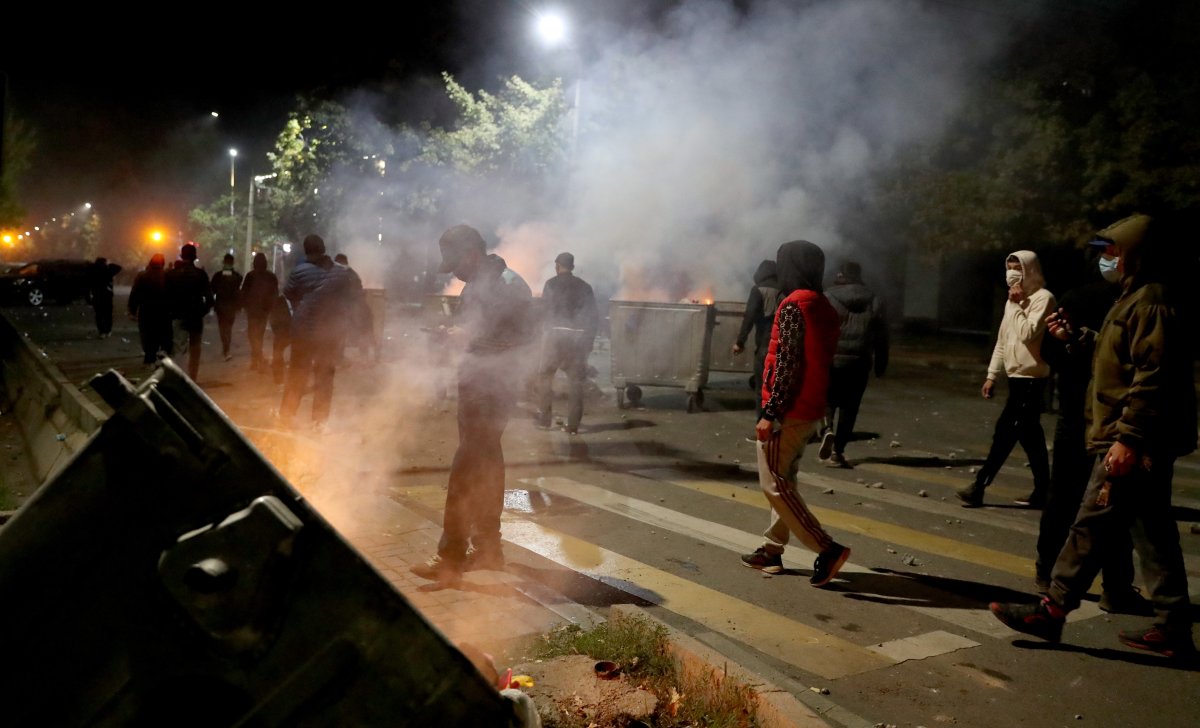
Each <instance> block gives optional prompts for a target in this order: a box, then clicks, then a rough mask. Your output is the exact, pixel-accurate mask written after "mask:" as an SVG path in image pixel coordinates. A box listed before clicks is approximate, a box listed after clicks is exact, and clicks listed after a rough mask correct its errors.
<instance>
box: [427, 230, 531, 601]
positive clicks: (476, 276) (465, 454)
mask: <svg viewBox="0 0 1200 728" xmlns="http://www.w3.org/2000/svg"><path fill="white" fill-rule="evenodd" d="M438 245H439V247H440V248H441V251H442V265H441V268H440V269H439V270H440V272H442V273H451V272H453V273H454V275H455V276H456V277H457V278H458V279H459V280H462V281H464V282H465V283H466V284H467V285H466V287H465V288H463V292H462V295H461V296H460V297H459V307H458V312H457V314H456V317H457V323H456V325H455V327H453V328H452V329H451V330H450V333H451V336H452V337H453V338H456V339H458V340H460V341H462V340H465V346H466V348H465V351H464V352H463V354H462V358H461V359H460V361H459V365H458V449H457V450H456V451H455V452H454V461H453V463H451V465H450V482H449V485H448V486H447V489H446V508H445V513H444V515H443V520H442V537H441V540H440V541H439V542H438V549H437V555H435V556H434V557H433V558H431V559H429V561H427V562H426V563H424V564H419V565H417V566H414V567H412V572H413V573H414V574H416V575H417V576H419V577H421V578H423V579H430V580H436V581H447V580H453V579H456V578H457V577H458V576H459V575H461V573H462V572H463V571H465V570H470V569H503V568H504V554H503V552H502V551H501V550H500V513H501V511H502V510H503V507H504V451H503V450H502V449H501V446H500V437H501V435H503V434H504V428H505V426H506V425H507V424H508V418H509V412H510V411H511V409H512V407H513V405H514V404H515V401H516V393H517V388H518V386H519V385H520V382H521V381H523V373H524V364H525V362H524V361H523V359H524V358H525V357H527V356H528V355H529V352H528V346H527V345H528V344H529V342H530V340H531V339H532V334H533V331H532V329H533V321H532V311H531V304H532V301H533V295H532V292H531V291H530V290H529V286H528V285H527V284H526V283H525V281H524V280H523V279H522V278H521V276H519V275H517V273H516V272H515V271H512V270H510V269H509V268H508V266H507V265H506V264H505V262H504V259H503V258H501V257H500V256H498V255H495V254H492V255H488V253H487V247H486V245H485V244H484V241H483V236H481V235H480V234H479V232H478V231H477V230H475V229H474V228H472V227H469V226H467V225H456V226H454V227H452V228H450V229H449V230H447V231H446V232H445V233H443V234H442V237H441V239H440V240H439V241H438Z"/></svg>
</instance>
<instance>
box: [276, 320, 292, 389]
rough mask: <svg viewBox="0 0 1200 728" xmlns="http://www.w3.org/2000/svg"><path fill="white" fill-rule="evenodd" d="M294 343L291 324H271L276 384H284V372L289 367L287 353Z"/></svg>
mask: <svg viewBox="0 0 1200 728" xmlns="http://www.w3.org/2000/svg"><path fill="white" fill-rule="evenodd" d="M291 343H292V329H291V326H287V325H277V324H275V323H272V324H271V379H272V381H274V382H275V383H276V384H283V379H284V372H285V371H286V367H287V360H286V357H285V353H286V352H287V348H288V346H290V345H291Z"/></svg>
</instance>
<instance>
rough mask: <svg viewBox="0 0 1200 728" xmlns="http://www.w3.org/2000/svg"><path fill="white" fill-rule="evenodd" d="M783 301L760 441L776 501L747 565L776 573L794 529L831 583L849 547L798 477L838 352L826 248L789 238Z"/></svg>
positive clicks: (762, 466) (764, 483)
mask: <svg viewBox="0 0 1200 728" xmlns="http://www.w3.org/2000/svg"><path fill="white" fill-rule="evenodd" d="M775 261H776V265H777V267H778V275H779V285H780V289H781V293H782V294H783V296H784V298H783V300H782V301H781V302H780V304H779V309H778V310H777V311H776V312H775V322H774V324H773V325H772V326H771V341H770V344H769V346H768V349H767V358H766V362H765V364H764V366H763V389H762V418H761V419H759V421H758V424H757V425H756V426H755V435H756V437H757V439H758V483H759V486H761V487H762V491H763V493H764V494H765V495H766V496H767V501H768V502H769V503H770V504H771V525H770V527H769V528H768V529H767V531H766V533H764V534H763V536H764V541H763V545H762V546H760V547H758V549H756V550H755V551H754V553H752V554H746V555H745V556H743V557H742V564H743V565H745V566H748V567H750V568H752V569H761V570H762V571H765V572H767V573H769V574H778V573H780V572H781V571H783V549H784V547H785V546H786V545H787V542H788V538H789V534H795V536H796V538H798V539H800V542H801V543H803V544H804V545H805V546H806V547H807V548H808V549H810V550H811V551H814V552H816V554H817V558H816V561H815V562H813V571H812V576H811V577H810V579H809V583H810V584H812V585H813V586H824V585H825V584H828V583H829V581H830V580H831V579H833V577H834V576H836V575H837V573H838V571H839V570H840V569H841V568H842V564H844V563H846V559H848V558H849V557H850V549H848V548H846V547H845V546H842V545H841V544H839V543H837V542H836V541H834V540H833V538H832V537H831V536H830V535H829V534H828V533H826V532H825V529H824V528H822V527H821V524H820V523H819V522H818V521H817V519H816V517H815V516H814V515H813V514H812V513H811V512H810V511H809V510H808V506H806V505H805V503H804V499H803V498H801V497H800V493H799V492H798V490H797V487H796V486H797V485H798V482H797V478H796V474H797V471H798V466H799V464H800V457H801V456H802V455H804V446H805V445H806V444H807V443H808V439H809V437H810V436H811V435H812V433H813V430H814V429H815V428H816V426H817V424H818V423H819V422H820V420H821V418H822V417H824V416H825V398H826V395H827V393H828V389H829V369H830V367H831V365H832V364H833V355H834V352H835V351H836V350H837V341H838V335H839V327H838V315H837V311H835V310H834V309H833V306H831V305H830V304H829V301H828V300H826V298H825V296H823V295H821V279H822V278H823V276H824V274H825V253H824V252H822V250H821V249H820V248H818V247H817V246H816V245H813V244H812V243H810V242H808V241H807V240H797V241H793V242H790V243H784V244H783V245H781V246H780V247H779V252H778V253H777V254H776V256H775Z"/></svg>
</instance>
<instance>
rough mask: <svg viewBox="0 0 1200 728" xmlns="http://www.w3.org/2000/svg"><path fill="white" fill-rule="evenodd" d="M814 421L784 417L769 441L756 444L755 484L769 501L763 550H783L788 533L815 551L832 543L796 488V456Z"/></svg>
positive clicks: (797, 462)
mask: <svg viewBox="0 0 1200 728" xmlns="http://www.w3.org/2000/svg"><path fill="white" fill-rule="evenodd" d="M817 422H818V420H786V419H785V420H784V421H783V422H782V423H781V427H779V428H778V429H777V430H775V431H774V432H773V433H771V438H770V439H769V440H767V441H766V442H759V443H758V485H759V487H760V488H762V492H763V495H765V496H766V497H767V502H768V503H770V504H771V523H770V525H769V526H768V527H767V530H766V531H765V532H764V533H763V538H764V539H765V540H764V541H763V548H764V549H765V550H766V552H767V553H770V554H781V553H783V549H784V547H785V546H787V543H788V540H789V537H790V536H791V535H795V536H796V538H797V539H799V540H800V543H802V544H804V546H805V548H807V549H808V550H810V551H814V552H816V553H821V552H822V551H824V550H825V549H827V548H829V547H830V546H832V545H833V538H831V537H830V536H829V534H828V533H826V532H825V529H824V528H822V527H821V524H820V522H819V521H817V518H816V516H814V515H813V514H812V513H811V512H809V510H808V506H807V505H805V503H804V499H803V498H801V497H800V493H799V492H798V491H797V489H796V486H797V485H798V481H797V477H796V476H797V472H798V469H799V465H800V458H801V456H803V455H804V447H805V445H807V444H808V438H809V436H811V435H812V433H813V430H814V429H816V426H817Z"/></svg>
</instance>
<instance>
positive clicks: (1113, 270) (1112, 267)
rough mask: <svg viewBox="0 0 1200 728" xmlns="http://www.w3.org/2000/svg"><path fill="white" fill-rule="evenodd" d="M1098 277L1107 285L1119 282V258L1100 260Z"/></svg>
mask: <svg viewBox="0 0 1200 728" xmlns="http://www.w3.org/2000/svg"><path fill="white" fill-rule="evenodd" d="M1099 261H1100V277H1102V278H1103V279H1104V280H1106V281H1108V282H1109V283H1116V282H1117V281H1119V280H1121V271H1119V270H1117V264H1118V263H1120V262H1121V259H1120V258H1105V257H1104V256H1101V257H1100V259H1099Z"/></svg>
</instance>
